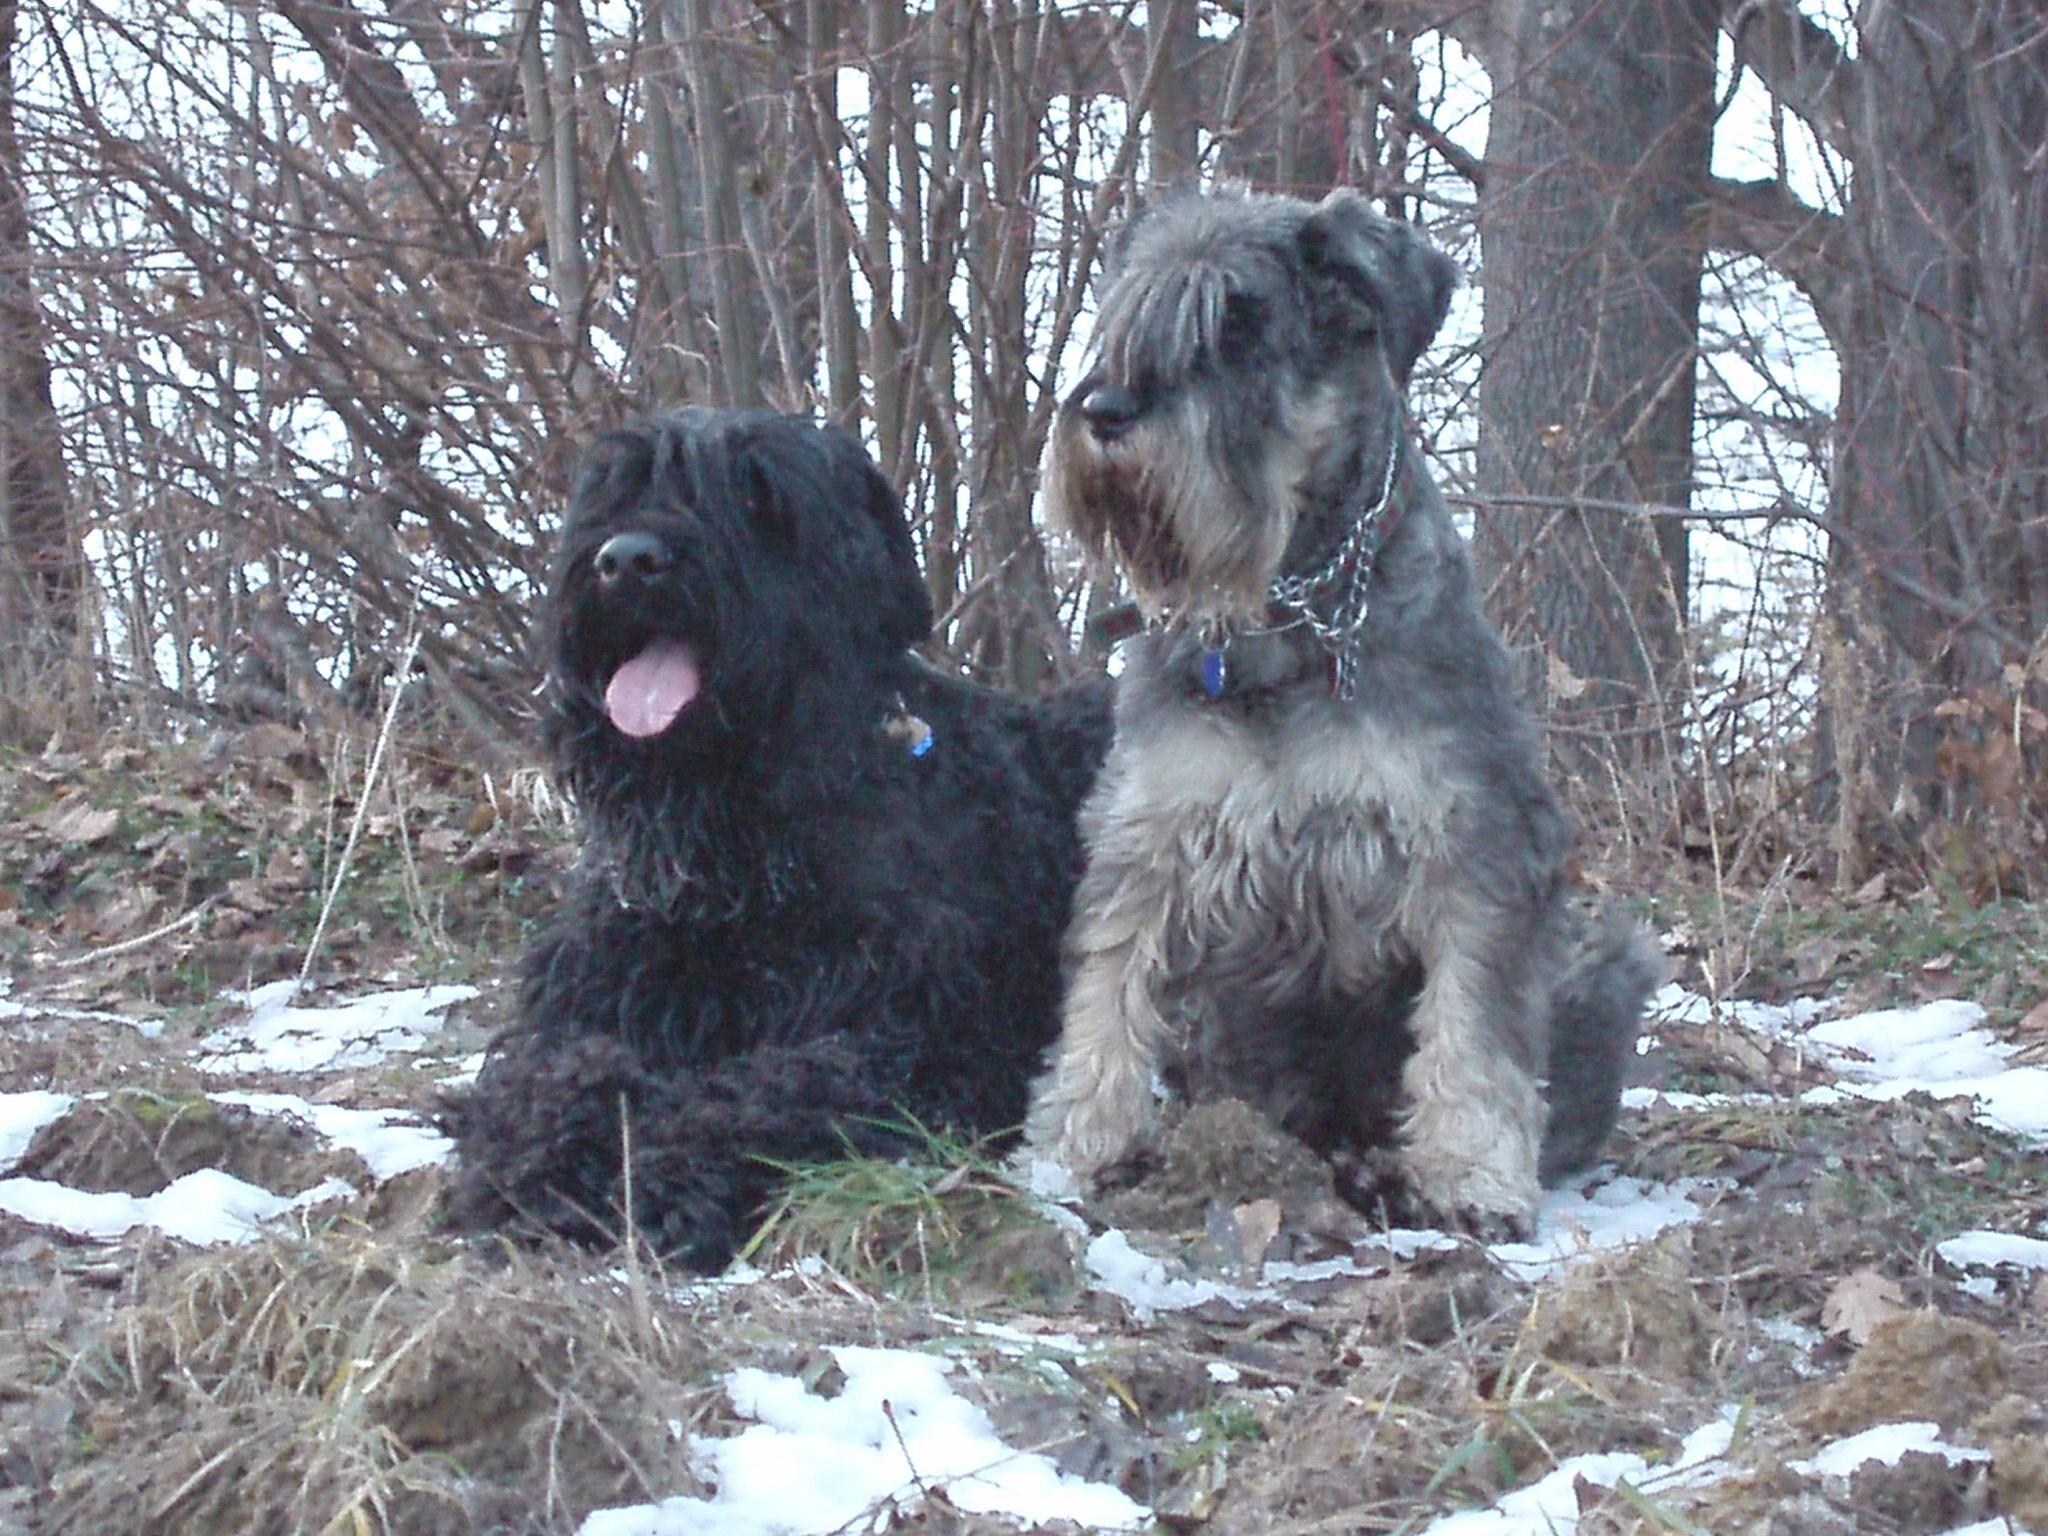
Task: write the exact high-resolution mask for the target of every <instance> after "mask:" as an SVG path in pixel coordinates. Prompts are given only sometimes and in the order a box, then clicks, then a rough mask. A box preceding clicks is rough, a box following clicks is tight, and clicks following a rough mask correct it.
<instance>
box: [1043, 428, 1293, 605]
mask: <svg viewBox="0 0 2048 1536" xmlns="http://www.w3.org/2000/svg"><path fill="white" fill-rule="evenodd" d="M1148 438H1149V439H1150V440H1149V441H1147V442H1145V443H1144V444H1143V445H1142V447H1140V446H1136V445H1133V446H1127V447H1120V448H1117V449H1113V450H1104V449H1102V448H1100V447H1096V446H1092V445H1090V444H1088V443H1086V442H1085V441H1081V440H1080V439H1079V436H1078V434H1076V435H1075V438H1074V440H1073V441H1071V442H1069V443H1065V444H1059V445H1056V449H1055V454H1054V458H1053V462H1052V464H1051V466H1050V468H1051V470H1052V474H1051V475H1050V476H1049V484H1050V485H1051V487H1052V489H1053V503H1054V516H1055V520H1056V521H1058V522H1059V523H1061V524H1062V525H1064V526H1065V527H1066V528H1067V529H1068V530H1069V531H1070V532H1071V533H1073V534H1074V535H1075V537H1077V538H1078V539H1079V540H1080V541H1081V542H1082V544H1083V546H1084V547H1085V548H1086V549H1087V551H1088V553H1089V555H1090V557H1091V559H1093V560H1094V561H1095V562H1096V563H1097V564H1098V565H1100V566H1104V567H1108V566H1114V567H1115V568H1117V569H1118V570H1120V571H1121V572H1122V574H1123V577H1124V579H1125V581H1127V582H1128V583H1129V585H1130V588H1131V590H1132V592H1133V593H1134V594H1135V595H1136V597H1137V599H1138V603H1139V606H1140V607H1141V608H1142V609H1143V610H1144V611H1145V612H1146V613H1147V614H1148V615H1149V616H1150V617H1152V618H1154V619H1160V618H1164V617H1167V616H1169V615H1171V616H1176V617H1187V618H1203V619H1256V618H1258V617H1259V616H1260V615H1262V614H1263V613H1264V612H1265V606H1266V589H1267V587H1268V585H1269V584H1270V583H1271V581H1272V579H1273V577H1274V575H1275V574H1276V571H1277V568H1278V566H1279V564H1280V555H1281V552H1282V550H1283V549H1284V548H1285V546H1286V544H1287V541H1288V536H1289V534H1290V532H1291V531H1292V528H1293V524H1294V514H1293V509H1292V506H1291V502H1290V499H1289V498H1287V497H1279V498H1275V497H1274V496H1272V495H1271V494H1269V493H1267V492H1265V491H1263V490H1262V491H1247V490H1245V489H1244V488H1242V487H1240V486H1238V485H1236V484H1234V483H1233V482H1232V480H1231V478H1229V477H1227V476H1225V475H1223V474H1221V473H1219V472H1217V470H1216V468H1215V467H1214V466H1213V465H1211V464H1210V463H1208V462H1207V461H1206V460H1204V459H1200V458H1196V457H1191V456H1190V455H1191V454H1192V453H1195V452H1198V451H1199V450H1193V449H1190V448H1189V447H1188V446H1187V444H1186V442H1185V441H1184V439H1183V438H1181V437H1180V436H1179V435H1177V434H1169V433H1167V432H1166V431H1164V430H1160V429H1153V430H1152V431H1151V432H1149V433H1148Z"/></svg>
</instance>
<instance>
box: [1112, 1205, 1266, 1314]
mask: <svg viewBox="0 0 2048 1536" xmlns="http://www.w3.org/2000/svg"><path fill="white" fill-rule="evenodd" d="M1081 1261H1082V1263H1083V1264H1085V1265H1086V1266H1087V1268H1088V1273H1089V1274H1090V1275H1092V1276H1094V1277H1095V1282H1094V1283H1095V1289H1096V1290H1098V1291H1107V1292H1108V1293H1109V1294H1110V1295H1112V1296H1115V1297H1119V1298H1121V1299H1122V1300H1123V1301H1124V1302H1125V1303H1127V1304H1128V1305H1129V1306H1130V1309H1131V1310H1132V1311H1133V1312H1135V1313H1136V1314H1137V1315H1138V1317H1139V1318H1140V1319H1141V1320H1143V1321H1150V1320H1151V1319H1152V1318H1153V1317H1154V1316H1155V1315H1156V1314H1158V1313H1161V1312H1185V1311H1187V1310H1188V1309H1189V1308H1190V1307H1199V1306H1201V1305H1202V1304H1203V1303H1204V1302H1209V1301H1227V1302H1229V1303H1230V1304H1231V1305H1232V1306H1238V1307H1241V1306H1244V1305H1245V1304H1246V1303H1247V1302H1253V1301H1260V1300H1266V1299H1271V1297H1272V1295H1273V1293H1272V1292H1270V1291H1259V1290H1253V1289H1249V1288H1247V1287H1245V1286H1241V1285H1225V1284H1224V1283H1223V1282H1221V1281H1220V1280H1176V1279H1173V1278H1171V1277H1170V1276H1168V1274H1167V1273H1166V1263H1165V1261H1164V1260H1163V1259H1155V1258H1153V1257H1152V1255H1151V1254H1149V1253H1142V1252H1140V1251H1139V1250H1138V1249H1136V1248H1133V1247H1132V1246H1131V1240H1130V1239H1129V1238H1128V1237H1126V1236H1124V1234H1123V1233H1121V1232H1119V1231H1117V1230H1116V1229H1115V1228H1114V1227H1112V1228H1110V1230H1109V1231H1107V1232H1103V1233H1100V1234H1099V1235H1097V1236H1096V1237H1095V1238H1094V1239H1093V1240H1092V1241H1091V1242H1090V1243H1089V1244H1088V1251H1087V1252H1086V1253H1085V1254H1084V1255H1082V1260H1081Z"/></svg>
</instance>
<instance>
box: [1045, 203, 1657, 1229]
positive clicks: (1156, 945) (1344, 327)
mask: <svg viewBox="0 0 2048 1536" xmlns="http://www.w3.org/2000/svg"><path fill="white" fill-rule="evenodd" d="M1455 276H1456V273H1455V269H1454V268H1453V267H1452V265H1451V263H1450V262H1449V261H1448V260H1447V259H1446V258H1445V257H1444V256H1443V255H1441V254H1440V253H1439V252H1437V251H1435V250H1434V249H1432V248H1430V247H1429V246H1428V245H1427V244H1426V243H1425V242H1424V241H1423V240H1422V239H1421V237H1420V236H1419V235H1417V234H1416V232H1415V231H1414V230H1412V229H1410V228H1409V227H1408V226H1406V225H1403V224H1399V223H1395V222H1393V221H1391V220H1388V219H1386V218H1383V217H1381V216H1380V215H1379V214H1377V213H1375V212H1374V211H1372V209H1371V208H1370V207H1369V206H1368V205H1367V204H1366V203H1365V201H1364V200H1363V199H1362V198H1360V197H1358V196H1356V195H1354V194H1351V193H1346V192H1339V193H1336V194H1333V195H1332V196H1331V197H1330V198H1328V199H1327V200H1325V201H1324V202H1323V203H1321V204H1320V205H1311V204H1308V203H1304V202H1300V201H1297V200H1294V199H1291V198H1280V197H1264V196H1255V195H1250V194H1242V193H1236V194H1219V195H1214V196H1209V197H1187V198H1182V199H1180V200H1177V201H1174V202H1170V203H1168V204H1166V205H1165V206H1163V207H1162V208H1160V209H1158V210H1155V211H1154V212H1152V213H1151V214H1149V215H1147V216H1145V217H1144V218H1142V219H1141V220H1139V221H1138V223H1137V224H1136V225H1135V226H1134V227H1133V228H1132V230H1131V231H1130V233H1129V235H1128V237H1127V242H1126V246H1125V249H1124V253H1123V255H1122V258H1121V264H1120V270H1119V272H1118V274H1117V275H1116V276H1115V278H1114V280H1113V282H1112V283H1111V285H1110V287H1109V289H1108V291H1107V293H1106V295H1105V297H1104V301H1103V307H1102V314H1101V318H1100V321H1099V324H1098V327H1097V330H1096V334H1095V339H1094V343H1093V352H1092V358H1091V361H1092V367H1091V371H1090V373H1089V374H1088V377H1087V378H1086V379H1085V380H1084V381H1083V382H1082V384H1081V385H1080V386H1079V388H1077V389H1076V390H1075V391H1074V393H1073V394H1072V396H1071V397H1070V398H1069V399H1068V400H1067V401H1066V402H1064V404H1063V406H1062V408H1061V410H1060V412H1059V416H1058V420H1057V422H1056V424H1055V427H1054V434H1053V439H1052V442H1051V444H1050V446H1049V448H1048V452H1047V464H1046V486H1047V492H1048V496H1049V498H1050V509H1051V512H1052V514H1053V516H1054V517H1055V519H1056V520H1058V521H1060V522H1062V523H1064V524H1065V526H1066V527H1068V528H1069V529H1070V530H1072V531H1073V532H1074V533H1075V534H1076V535H1077V536H1078V537H1079V538H1080V539H1081V540H1082V541H1083V542H1084V543H1085V544H1086V545H1087V546H1088V547H1089V548H1090V550H1091V551H1092V552H1093V553H1094V554H1095V555H1096V556H1097V557H1098V558H1100V559H1107V560H1114V561H1116V562H1117V563H1119V564H1120V565H1121V566H1122V568H1123V570H1124V572H1125V573H1126V575H1127V577H1128V578H1129V580H1130V582H1131V584H1132V587H1133V589H1134V590H1135V592H1136V593H1137V595H1138V598H1139V602H1140V605H1141V607H1142V608H1143V609H1144V610H1145V612H1146V613H1147V614H1148V616H1150V617H1151V618H1152V619H1153V620H1154V621H1155V622H1154V624H1153V627H1152V628H1151V629H1150V630H1149V631H1148V632H1147V633H1146V634H1144V635H1143V636H1142V637H1140V638H1139V639H1138V640H1137V641H1135V642H1134V643H1133V646H1132V648H1131V651H1130V655H1129V657H1128V661H1127V665H1126V669H1125V672H1124V675H1123V679H1122V682H1121V684H1120V691H1119V698H1118V706H1117V725H1116V741H1115V745H1114V747H1113V748H1112V750H1111V754H1110V759H1109V762H1108V764H1107V765H1106V767H1105V769H1104V771H1103V774H1102V777H1101V779H1100V780H1099V782H1098V784H1097V786H1096V788H1095V791H1094V793H1093V794H1092V796H1091V797H1090V799H1089V801H1088V802H1087V804H1086V806H1085V808H1084V810H1083V813H1082V827H1083V835H1084V837H1085V838H1086V840H1087V844H1088V855H1089V865H1088V870H1087V874H1086V876H1085V878H1084V880H1083V883H1082V886H1081V890H1080V892H1079V895H1078V897H1077V900H1076V909H1075V910H1076V916H1075V920H1074V923H1073V925H1072V927H1071V928H1070V929H1069V931H1068V934H1067V940H1066V956H1065V958H1066V984H1067V994H1066V1002H1065V1009H1064V1018H1063V1035H1062V1038H1061V1041H1060V1044H1059V1046H1058V1047H1057V1048H1056V1051H1055V1054H1054V1058H1053V1064H1052V1066H1051V1069H1050V1070H1049V1071H1048V1072H1047V1074H1046V1075H1045V1077H1044V1078H1043V1079H1042V1080H1041V1081H1040V1084H1039V1087H1038V1091H1037V1097H1036V1103H1035V1106H1034V1109H1033V1112H1032V1117H1031V1120H1030V1123H1029V1127H1028V1129H1029V1134H1030V1136H1031V1138H1032V1140H1033V1142H1034V1143H1035V1144H1036V1145H1037V1146H1038V1147H1039V1148H1040V1149H1041V1150H1042V1151H1043V1152H1045V1153H1046V1154H1048V1155H1050V1156H1052V1157H1054V1158H1055V1159H1057V1160H1058V1161H1061V1162H1063V1163H1065V1164H1066V1165H1067V1166H1068V1167H1069V1168H1071V1169H1072V1170H1073V1171H1074V1172H1076V1173H1078V1174H1081V1175H1083V1176H1092V1175H1095V1174H1098V1173H1100V1172H1101V1171H1102V1170H1104V1169H1105V1168H1107V1167H1109V1166H1111V1165H1112V1164H1115V1163H1117V1162H1120V1161H1122V1160H1124V1159H1125V1158H1127V1157H1128V1156H1129V1155H1130V1154H1131V1153H1133V1152H1134V1151H1136V1150H1137V1149H1138V1148H1139V1147H1140V1146H1142V1144H1143V1143H1144V1142H1145V1140H1146V1139H1147V1137H1148V1136H1149V1134H1150V1132H1151V1129H1152V1122H1153V1117H1154V1114H1155V1107H1156V1106H1155V1097H1154V1093H1153V1087H1152V1083H1153V1078H1154V1074H1155V1072H1163V1073H1164V1075H1165V1076H1166V1078H1167V1080H1168V1081H1169V1083H1171V1084H1173V1085H1175V1086H1178V1087H1181V1088H1183V1089H1184V1090H1185V1091H1187V1092H1190V1093H1194V1094H1199V1093H1202V1092H1204V1091H1219V1092H1226V1093H1231V1094H1235V1095H1238V1096H1240V1097H1245V1098H1250V1099H1252V1100H1254V1101H1255V1102H1258V1103H1260V1104H1262V1105H1263V1106H1264V1107H1265V1108H1267V1109H1268V1110H1269V1111H1270V1112H1272V1113H1273V1114H1274V1115H1275V1116H1276V1117H1277V1118H1278V1119H1280V1120H1281V1122H1282V1123H1284V1124H1285V1125H1286V1126H1287V1127H1288V1128H1289V1129H1291V1130H1293V1131H1294V1132H1295V1133H1296V1134H1298V1135H1301V1136H1302V1137H1303V1138H1304V1139H1305V1140H1307V1141H1309V1142H1310V1143H1311V1144H1312V1145H1314V1146H1316V1147H1318V1148H1320V1149H1321V1150H1323V1151H1325V1152H1327V1153H1330V1154H1332V1155H1333V1157H1335V1158H1336V1159H1337V1160H1338V1161H1339V1163H1340V1165H1344V1166H1348V1167H1350V1168H1351V1169H1352V1170H1354V1172H1356V1171H1357V1170H1359V1169H1361V1168H1366V1169H1374V1170H1375V1171H1374V1173H1373V1175H1372V1179H1373V1180H1374V1181H1377V1182H1368V1184H1367V1185H1365V1186H1362V1187H1361V1186H1359V1185H1357V1184H1356V1183H1354V1186H1353V1192H1354V1194H1361V1195H1362V1194H1365V1193H1373V1194H1375V1195H1376V1196H1377V1197H1378V1198H1385V1199H1391V1200H1392V1202H1393V1203H1394V1205H1395V1206H1396V1208H1397V1209H1399V1208H1404V1207H1407V1206H1410V1205H1419V1206H1420V1207H1421V1208H1422V1209H1423V1210H1424V1211H1426V1212H1428V1213H1429V1214H1432V1215H1435V1216H1439V1217H1443V1218H1448V1219H1450V1220H1452V1221H1454V1222H1456V1223H1458V1224H1460V1225H1463V1226H1465V1227H1466V1228H1468V1229H1470V1230H1474V1231H1482V1232H1489V1233H1498V1232H1502V1231H1508V1232H1512V1231H1518V1230H1523V1229H1526V1227H1527V1226H1528V1224H1529V1222H1530V1220H1531V1218H1532V1216H1533V1214H1534V1211H1535V1207H1536V1204H1537V1200H1538V1184H1539V1179H1550V1178H1554V1177H1556V1176H1559V1175H1561V1174H1564V1173H1566V1172H1569V1171H1572V1170H1575V1169H1578V1168H1581V1167H1584V1166H1585V1165H1586V1164H1588V1163H1590V1162H1591V1161H1592V1160H1593V1158H1594V1157H1595V1156H1596V1155H1597V1153H1598V1151H1599V1149H1600V1146H1601V1145H1602V1143H1603V1142H1604V1141H1605V1139H1606V1137H1607V1134H1608V1132H1609V1131H1610V1130H1611V1129H1612V1127H1613V1124H1614V1117H1615V1111H1616V1104H1617V1099H1618V1095H1619V1089H1620V1082H1621V1075H1622V1070H1623V1066H1624V1063H1625V1060H1626V1057H1627V1055H1628V1053H1629V1052H1630V1050H1631V1048H1632V1046H1633V1043H1634V1041H1635V1038H1636V1033H1637V1026H1638V1021H1639V1018H1640V1015H1641V1011H1642V1006H1643V1003H1644V1000H1645V998H1646V997H1647V995H1648V993H1649V991H1650V989H1651V988H1652V986H1653V985H1654V984H1655V982H1656V980H1657V977H1658V975H1659V973H1660V970H1661V964H1660V961H1659V959H1658V957H1657V956H1656V954H1655V952H1654V950H1653V949H1652V948H1651V946H1650V945H1649V944H1648V942H1647V940H1646V938H1645V937H1644V936H1643V935H1641V934H1640V933H1639V932H1638V931H1637V930H1636V929H1635V927H1634V926H1633V925H1631V924H1628V923H1626V922H1624V921H1622V920H1620V919H1619V918H1616V917H1613V916H1611V915H1608V914H1605V913H1601V914H1591V913H1588V912H1586V911H1584V910H1582V909H1581V908H1579V907H1577V906H1575V905H1574V904H1573V903H1572V902H1571V900H1570V898H1569V895H1568V893H1567V890H1566V881H1565V873H1564V866H1565V859H1566V853H1567V847H1568V844H1569V841H1570V834H1569V831H1568V828H1567V824H1566V819H1565V816H1564V814H1563V813H1562V811H1561V810H1560V808H1559V806H1558V802H1557V800H1556V797H1555V796H1554V795H1553V793H1552V791H1551V789H1550V787H1549V786H1548V785H1547V784H1546V783H1545V781H1544V779H1543V776H1542V773H1541V769H1540V758H1541V753H1540V749H1539V744H1538V741H1537V737H1536V734H1535V732H1534V730H1533V729H1532V727H1531V725H1530V724H1529V722H1528V720H1527V719H1526V718H1525V716H1524V714H1523V712H1522V710H1521V709H1520V708H1519V707H1518V704H1517V702H1516V700H1515V698H1514V696H1513V692H1512V689H1511V687H1510V683H1509V680H1508V668H1507V662H1506V656H1505V652H1504V650H1503V647H1502V645H1501V643H1500V641H1499V639H1498V638H1497V636H1496V635H1495V634H1494V632H1493V630H1492V629H1491V628H1490V627H1489V626H1488V624H1487V622H1486V620H1485V619H1484V618H1483V617H1482V615H1481V613H1480V611H1479V605H1478V601H1477V597H1476V594H1475V591H1474V583H1473V576H1472V570H1471V566H1470V563H1469V561H1468V559H1467V557H1466V553H1465V549H1464V545H1463V541H1462V540H1461V539H1460V537H1459V535H1458V533H1457V531H1456V529H1455V528H1454V527H1453V525H1452V523H1451V519H1450V515H1449V513H1448V511H1447V510H1446V508H1445V506H1444V504H1443V500H1442V498H1441V497H1440V496H1439V495H1438V493H1437V491H1436V489H1435V487H1434V485H1433V484H1432V483H1431V481H1430V478H1429V476H1428V473H1427V472H1426V470H1425V469H1424V467H1423V463H1422V459H1421V457H1420V454H1419V453H1418V452H1417V451H1416V450H1415V449H1414V448H1413V447H1412V446H1410V445H1409V444H1408V442H1407V437H1406V421H1405V410H1404V404H1403V388H1404V386H1405V385H1406V383H1407V379H1408V374H1409V370H1410V369H1411V368H1412V367H1413V365H1414V362H1415V359H1416V357H1417V356H1418V354H1419V353H1420V352H1421V351H1422V349H1423V347H1425V346H1426V345H1427V344H1428V342H1429V341H1430V339H1431V338H1432V337H1433V336H1434V335H1435V333H1436V330H1437V327H1438V326H1439V325H1440V324H1441V323H1442V320H1443V317H1444V313H1445V310H1446V308H1447V306H1448V304H1449V301H1450V294H1451V290H1452V288H1453V286H1454V282H1455ZM1361 606H1362V607H1363V608H1364V610H1365V611H1364V614H1363V617H1362V619H1359V617H1358V613H1357V610H1358V609H1359V608H1360V607H1361ZM1352 620H1357V622H1350V621H1352ZM1546 1083H1547V1094H1546V1089H1545V1085H1546ZM1546 1099H1547V1102H1546ZM1390 1144H1391V1145H1392V1146H1394V1147H1395V1148H1396V1149H1397V1150H1396V1151H1395V1152H1394V1153H1393V1166H1392V1168H1391V1170H1384V1171H1382V1170H1380V1165H1382V1164H1384V1163H1385V1162H1386V1154H1385V1153H1384V1151H1383V1149H1384V1148H1386V1147H1387V1146H1389V1145H1390Z"/></svg>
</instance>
